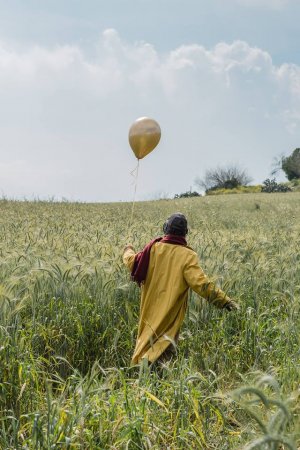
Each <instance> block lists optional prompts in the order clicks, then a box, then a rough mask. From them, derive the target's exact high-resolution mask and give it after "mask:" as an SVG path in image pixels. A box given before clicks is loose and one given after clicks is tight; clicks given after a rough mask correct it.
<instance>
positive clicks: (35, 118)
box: [0, 30, 300, 200]
mask: <svg viewBox="0 0 300 450" xmlns="http://www.w3.org/2000/svg"><path fill="white" fill-rule="evenodd" d="M0 94H1V104H0V192H1V191H2V192H3V193H4V194H6V195H8V196H20V197H24V196H27V197H28V196H30V195H32V194H34V195H36V196H45V197H49V196H52V195H55V196H58V197H61V196H64V197H68V198H74V199H82V200H119V199H128V198H130V196H131V191H132V186H131V179H130V169H131V168H132V167H134V165H135V162H134V159H133V157H132V154H131V152H130V149H129V147H128V142H127V132H128V128H129V125H130V124H131V122H132V121H133V120H134V119H135V118H136V117H139V116H144V115H149V116H153V117H154V118H156V119H157V120H158V121H159V122H160V123H161V126H162V130H163V137H162V142H161V144H160V146H159V148H158V150H157V151H155V152H153V154H152V155H151V156H149V157H148V158H147V159H145V160H144V161H143V162H142V164H141V177H142V180H141V182H140V185H139V192H140V195H142V196H146V195H147V193H149V192H157V191H164V192H166V191H168V192H178V191H180V190H184V189H188V188H189V187H190V185H191V184H192V182H193V179H194V178H195V176H196V175H201V173H202V172H203V170H205V168H207V167H209V166H211V165H212V164H215V163H218V164H222V163H226V162H231V161H233V162H235V161H237V162H239V163H240V164H241V165H242V166H246V167H248V168H249V170H250V172H251V174H252V176H253V177H254V178H256V179H257V180H259V181H261V180H262V178H263V177H267V176H268V171H269V168H270V164H271V162H272V158H273V157H274V156H276V155H277V154H279V153H282V151H284V150H287V151H291V150H293V148H294V147H295V146H299V137H300V134H299V126H300V119H299V117H300V67H299V66H297V65H291V64H284V65H282V66H278V67H277V66H275V65H274V64H273V62H272V58H271V56H270V55H269V54H268V53H267V52H266V51H263V50H262V49H259V48H256V47H251V46H250V45H249V44H247V43H246V42H242V41H235V42H233V43H231V44H229V43H225V42H221V43H219V44H218V45H216V46H215V47H214V48H212V49H206V48H204V47H203V46H201V45H196V44H195V45H189V46H181V47H179V48H177V49H174V50H173V51H171V52H169V53H167V54H164V53H159V52H157V50H156V49H155V48H154V47H153V46H151V45H150V44H148V43H145V42H139V43H135V44H128V43H127V42H124V41H123V40H122V39H121V38H120V36H119V35H118V33H117V32H116V31H115V30H106V31H105V32H104V33H103V35H102V37H101V39H100V41H99V42H98V43H96V44H95V48H94V54H93V57H91V56H89V57H88V56H87V55H86V54H85V53H84V51H83V50H82V49H80V48H79V47H77V46H70V45H68V46H61V47H57V48H53V49H48V48H42V47H38V46H35V47H32V48H28V49H27V50H25V51H20V50H16V49H15V48H11V47H8V46H7V45H6V44H5V43H1V44H0ZM297 139H298V141H297ZM170 161H171V162H170ZM166 167H168V170H166Z"/></svg>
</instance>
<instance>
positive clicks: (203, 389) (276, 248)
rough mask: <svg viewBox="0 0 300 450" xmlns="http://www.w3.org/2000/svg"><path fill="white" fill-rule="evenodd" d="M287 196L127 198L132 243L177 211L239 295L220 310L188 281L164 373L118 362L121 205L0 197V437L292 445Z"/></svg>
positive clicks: (296, 257)
mask: <svg viewBox="0 0 300 450" xmlns="http://www.w3.org/2000/svg"><path fill="white" fill-rule="evenodd" d="M245 197H246V198H245ZM299 200H300V197H299V194H298V193H291V194H285V195H284V196H281V195H276V194H274V195H272V194H266V195H263V194H258V195H255V194H249V195H248V196H243V198H241V197H239V196H235V195H233V196H228V197H206V198H198V199H180V200H173V201H157V202H152V203H151V202H146V203H139V204H137V205H136V210H135V214H136V220H135V222H134V226H133V228H132V230H131V239H132V241H133V244H134V245H135V247H136V248H137V249H138V248H140V247H142V246H143V245H144V244H145V243H146V242H147V241H148V240H149V239H150V238H152V237H153V236H154V235H158V234H160V232H161V224H162V223H163V221H164V220H165V218H166V217H167V216H168V215H169V214H170V213H172V212H174V211H177V210H180V211H182V212H183V213H185V214H186V215H187V216H188V219H189V225H190V233H189V245H191V246H192V247H193V248H194V249H195V250H196V251H197V253H198V254H199V258H200V261H201V264H202V267H203V268H204V269H205V271H206V272H207V273H208V274H209V275H211V276H212V277H213V278H214V279H215V281H216V283H218V284H219V285H220V286H221V287H222V288H223V289H224V290H225V291H227V292H228V294H229V295H230V296H231V297H232V298H235V299H236V300H238V301H239V303H240V304H241V311H240V312H239V313H227V312H224V311H219V310H215V309H213V308H211V307H209V306H208V305H207V304H206V303H205V301H203V300H201V299H199V298H198V297H197V296H196V295H194V294H193V293H191V294H190V301H189V308H188V312H187V315H186V320H185V323H184V327H183V329H182V333H181V337H180V341H179V346H178V356H177V359H175V360H174V361H173V362H172V363H170V364H169V366H166V367H165V368H164V369H163V374H162V373H160V372H159V373H157V372H154V373H152V372H151V373H149V372H148V370H147V369H146V368H143V367H142V368H141V369H139V368H137V367H130V357H131V353H132V350H133V346H134V340H135V336H136V331H137V322H138V313H139V290H138V289H137V288H136V287H135V286H134V285H133V284H132V283H131V282H130V281H129V277H128V273H127V272H126V270H125V268H124V267H123V266H122V262H121V253H122V248H123V246H124V244H125V243H126V234H127V230H126V224H127V223H128V216H129V214H130V205H127V204H121V203H120V204H102V205H97V204H72V203H63V204H59V203H57V204H56V203H51V202H50V203H43V202H33V203H30V202H24V203H22V202H9V201H0V448H1V449H2V448H3V449H15V448H16V449H31V448H32V449H48V448H49V449H50V448H66V449H67V448H91V449H93V448H95V449H98V448H99V449H102V448H103V449H104V448H115V449H123V448H129V449H138V448H140V449H144V448H146V449H147V448H149V449H150V448H154V449H155V448H156V449H161V448H164V449H167V448H170V449H180V448H182V449H186V448H197V449H198V448H203V449H213V448H215V449H241V448H245V449H248V450H249V449H252V448H260V449H270V450H273V449H285V448H293V449H295V448H297V444H296V443H298V446H300V431H299V430H300V420H299V383H300V350H299V349H300V337H299V336H300V314H299V312H300V311H299V310H300V281H299V280H300V240H299V233H300V201H299ZM257 205H259V207H258V206H257ZM263 373H264V374H268V376H267V377H266V376H264V377H263V378H261V377H262V375H259V374H263ZM259 380H260V381H259ZM274 380H276V382H275V381H274Z"/></svg>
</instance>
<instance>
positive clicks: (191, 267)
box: [184, 253, 230, 308]
mask: <svg viewBox="0 0 300 450" xmlns="http://www.w3.org/2000/svg"><path fill="white" fill-rule="evenodd" d="M184 278H185V281H186V283H187V284H188V286H189V287H190V288H191V289H192V290H193V291H195V292H196V293H197V294H198V295H200V296H201V297H203V298H205V299H206V300H207V301H208V302H210V303H212V304H213V305H215V306H216V307H217V308H223V307H224V306H225V305H226V304H227V303H228V302H229V301H230V298H229V297H227V295H226V294H225V293H224V292H223V291H222V290H221V289H218V288H217V287H216V286H215V285H214V283H212V282H211V281H210V280H209V279H208V278H207V276H206V275H205V273H204V272H203V270H202V269H201V267H200V265H199V262H198V257H197V255H196V253H194V254H191V255H189V258H188V261H187V263H186V265H185V267H184Z"/></svg>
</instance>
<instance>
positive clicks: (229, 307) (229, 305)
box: [224, 300, 240, 311]
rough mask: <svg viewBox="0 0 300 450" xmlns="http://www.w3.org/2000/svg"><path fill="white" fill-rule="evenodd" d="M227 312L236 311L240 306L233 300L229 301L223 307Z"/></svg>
mask: <svg viewBox="0 0 300 450" xmlns="http://www.w3.org/2000/svg"><path fill="white" fill-rule="evenodd" d="M224 308H225V309H227V311H238V310H239V309H240V305H239V304H238V303H236V302H235V301H233V300H229V301H228V302H227V303H226V305H225V306H224Z"/></svg>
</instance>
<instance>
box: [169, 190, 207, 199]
mask: <svg viewBox="0 0 300 450" xmlns="http://www.w3.org/2000/svg"><path fill="white" fill-rule="evenodd" d="M189 197H201V194H199V192H196V191H187V192H182V193H181V194H175V196H174V198H189Z"/></svg>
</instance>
